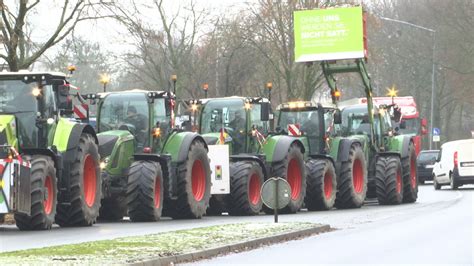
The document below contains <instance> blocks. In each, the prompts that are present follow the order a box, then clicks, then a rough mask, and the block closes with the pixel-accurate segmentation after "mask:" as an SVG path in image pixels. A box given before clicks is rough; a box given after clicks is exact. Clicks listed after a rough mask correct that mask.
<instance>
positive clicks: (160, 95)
mask: <svg viewBox="0 0 474 266" xmlns="http://www.w3.org/2000/svg"><path fill="white" fill-rule="evenodd" d="M140 92H141V93H145V94H147V96H149V97H151V96H153V97H155V98H166V95H167V93H168V92H167V91H151V90H150V91H149V90H141V89H132V90H125V91H109V92H99V93H97V94H98V95H99V97H100V98H105V97H106V96H107V95H111V94H128V93H140ZM170 94H171V97H174V94H173V93H172V92H170Z"/></svg>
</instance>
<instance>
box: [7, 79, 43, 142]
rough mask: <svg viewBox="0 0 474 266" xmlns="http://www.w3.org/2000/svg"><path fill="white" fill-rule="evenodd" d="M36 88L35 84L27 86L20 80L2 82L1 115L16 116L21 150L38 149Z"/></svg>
mask: <svg viewBox="0 0 474 266" xmlns="http://www.w3.org/2000/svg"><path fill="white" fill-rule="evenodd" d="M35 87H36V84H34V83H31V84H26V83H24V82H22V81H20V80H0V113H2V114H12V115H14V116H15V118H16V120H17V130H18V134H19V138H18V139H19V145H20V147H21V148H35V147H37V137H38V128H37V127H36V123H35V122H36V111H37V104H38V101H37V100H36V98H35V97H34V96H33V89H34V88H35Z"/></svg>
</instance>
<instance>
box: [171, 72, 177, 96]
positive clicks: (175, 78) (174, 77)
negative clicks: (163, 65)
mask: <svg viewBox="0 0 474 266" xmlns="http://www.w3.org/2000/svg"><path fill="white" fill-rule="evenodd" d="M177 80H178V76H176V75H171V81H173V94H174V95H176V81H177Z"/></svg>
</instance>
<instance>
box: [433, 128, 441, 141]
mask: <svg viewBox="0 0 474 266" xmlns="http://www.w3.org/2000/svg"><path fill="white" fill-rule="evenodd" d="M439 135H441V130H440V129H439V128H437V127H434V128H433V136H439ZM433 141H434V140H433Z"/></svg>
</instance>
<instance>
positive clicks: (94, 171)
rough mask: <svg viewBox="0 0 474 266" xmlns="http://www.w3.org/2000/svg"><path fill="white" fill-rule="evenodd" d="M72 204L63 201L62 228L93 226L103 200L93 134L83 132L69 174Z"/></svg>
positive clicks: (60, 207)
mask: <svg viewBox="0 0 474 266" xmlns="http://www.w3.org/2000/svg"><path fill="white" fill-rule="evenodd" d="M69 184H70V190H69V195H67V196H66V198H67V199H69V201H67V202H60V204H59V205H58V208H57V213H56V222H57V223H58V224H59V225H60V226H62V227H67V226H90V225H92V224H94V223H95V222H96V220H97V217H98V216H99V209H100V202H101V199H102V178H101V177H100V169H99V152H98V148H97V145H96V143H95V139H94V137H93V136H92V135H91V134H87V133H83V134H82V135H81V138H80V139H79V145H78V148H77V150H76V154H75V158H74V160H73V162H72V164H71V168H70V173H69Z"/></svg>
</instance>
